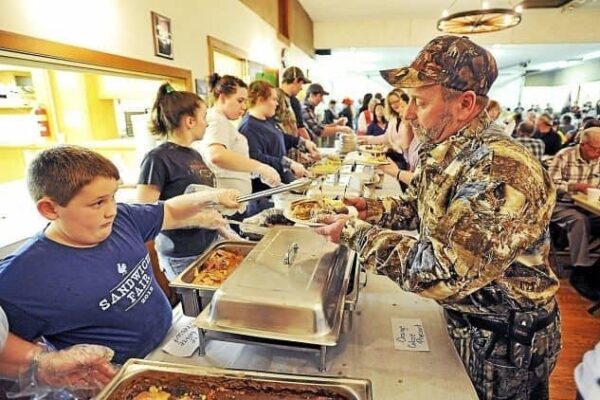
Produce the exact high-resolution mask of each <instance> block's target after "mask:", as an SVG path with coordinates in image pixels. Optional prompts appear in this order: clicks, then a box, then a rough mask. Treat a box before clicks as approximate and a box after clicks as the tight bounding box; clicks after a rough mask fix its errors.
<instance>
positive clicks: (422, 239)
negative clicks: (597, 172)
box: [342, 114, 558, 316]
mask: <svg viewBox="0 0 600 400" xmlns="http://www.w3.org/2000/svg"><path fill="white" fill-rule="evenodd" d="M419 157H420V159H419V164H418V166H417V170H416V171H415V175H414V178H413V182H412V185H411V187H410V188H409V190H408V191H407V193H405V194H402V195H400V196H398V197H387V198H381V199H372V200H367V218H366V221H368V222H365V221H361V220H357V219H352V220H350V221H348V222H347V224H346V226H345V227H344V230H343V231H342V243H345V244H347V245H348V246H349V247H351V248H353V249H354V250H356V251H357V252H358V254H359V257H361V259H362V261H363V262H364V263H365V264H366V265H367V267H369V268H371V269H375V270H377V271H378V272H379V273H382V274H385V275H387V276H389V277H390V278H391V279H392V280H394V281H395V282H396V283H397V284H398V285H400V286H401V287H402V288H403V289H404V290H407V291H411V292H415V293H418V294H420V295H422V296H424V297H428V298H432V299H435V300H436V301H438V303H440V304H441V305H442V306H444V307H445V308H448V309H452V310H455V311H459V312H465V313H472V314H480V315H496V316H506V315H508V314H509V311H510V310H529V309H534V308H538V307H544V308H546V309H548V310H550V309H551V308H552V307H554V301H553V299H554V293H555V292H556V290H557V289H558V279H557V278H556V276H555V275H554V273H553V271H552V270H551V268H550V266H549V263H548V253H549V243H550V242H549V234H548V223H549V221H550V216H551V214H552V209H553V208H554V204H555V200H556V192H555V189H554V186H553V184H552V181H551V180H550V178H549V176H548V174H547V173H546V172H545V171H544V169H543V168H542V165H541V164H540V163H539V161H537V160H536V159H535V158H534V157H533V156H532V155H531V154H530V153H529V152H528V151H527V150H526V149H525V148H524V147H522V146H520V145H518V144H516V143H515V142H514V141H513V140H512V139H510V138H509V137H507V136H506V135H504V134H503V133H502V131H501V129H499V128H497V127H496V126H495V125H493V124H490V121H489V118H488V117H487V115H483V114H480V116H478V117H477V118H476V119H474V120H473V121H471V123H470V124H469V125H468V126H467V127H465V128H464V129H462V130H461V131H460V132H458V133H457V134H455V135H453V136H452V137H450V138H448V139H447V140H445V141H444V142H442V143H439V144H437V145H423V147H422V148H421V150H420V154H419ZM414 218H418V226H419V230H418V236H417V237H416V238H414V237H411V236H407V235H404V234H402V233H400V232H396V231H394V230H399V229H408V226H409V224H410V222H411V221H412V220H413V219H414Z"/></svg>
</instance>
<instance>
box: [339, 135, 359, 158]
mask: <svg viewBox="0 0 600 400" xmlns="http://www.w3.org/2000/svg"><path fill="white" fill-rule="evenodd" d="M357 146H358V137H357V136H356V135H355V134H353V133H342V134H341V135H340V138H339V139H338V140H336V141H335V148H336V150H337V151H338V153H341V154H346V153H349V152H351V151H354V150H356V147H357Z"/></svg>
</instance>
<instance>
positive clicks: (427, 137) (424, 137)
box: [411, 113, 452, 144]
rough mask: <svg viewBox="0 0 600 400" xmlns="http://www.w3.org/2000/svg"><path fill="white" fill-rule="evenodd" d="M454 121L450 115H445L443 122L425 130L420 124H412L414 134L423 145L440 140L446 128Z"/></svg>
mask: <svg viewBox="0 0 600 400" xmlns="http://www.w3.org/2000/svg"><path fill="white" fill-rule="evenodd" d="M451 121H452V117H451V116H450V115H449V114H447V113H446V114H445V115H444V117H443V118H442V120H441V121H440V122H439V124H437V125H436V126H434V127H432V128H429V129H425V128H422V127H421V125H420V124H417V125H415V124H414V123H413V122H411V125H412V130H413V134H414V135H415V138H417V140H418V141H419V142H421V143H423V144H427V143H433V142H434V141H435V140H436V139H438V138H439V137H440V136H441V134H442V132H443V131H444V129H445V128H446V126H447V125H448V124H449V123H450V122H451Z"/></svg>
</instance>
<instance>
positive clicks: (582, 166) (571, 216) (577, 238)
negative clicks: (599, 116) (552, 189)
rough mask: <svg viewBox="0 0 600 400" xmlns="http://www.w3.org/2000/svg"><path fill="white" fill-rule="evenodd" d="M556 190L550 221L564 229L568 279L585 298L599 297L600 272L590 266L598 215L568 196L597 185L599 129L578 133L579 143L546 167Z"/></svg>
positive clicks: (599, 175)
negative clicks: (591, 247) (569, 268)
mask: <svg viewBox="0 0 600 400" xmlns="http://www.w3.org/2000/svg"><path fill="white" fill-rule="evenodd" d="M548 172H549V174H550V177H551V178H552V181H553V182H554V185H555V186H556V189H557V203H556V207H555V208H554V212H553V213H552V219H551V221H552V222H555V223H557V224H558V225H559V226H560V227H562V228H564V229H565V230H566V231H567V237H568V239H569V252H570V257H571V264H572V265H573V267H575V268H574V269H573V271H572V272H571V276H570V282H571V284H572V285H573V287H574V288H575V289H576V290H577V291H578V292H579V293H580V294H581V295H582V296H584V297H587V298H589V299H591V300H600V291H599V290H600V273H599V271H598V268H597V267H594V268H591V267H592V265H593V264H594V261H593V260H592V259H591V258H590V252H589V238H590V236H591V235H592V232H593V231H598V232H600V229H599V228H600V217H599V216H596V215H594V214H591V213H589V212H587V211H585V210H583V209H581V208H579V207H577V206H575V205H574V204H573V201H572V199H571V195H572V194H574V193H587V190H588V189H589V188H597V187H600V128H588V129H586V130H584V131H583V132H582V134H581V141H580V143H579V144H578V145H576V146H573V147H567V148H565V149H563V150H561V151H559V152H558V153H557V154H556V156H555V157H554V159H553V160H552V164H551V165H550V169H549V171H548Z"/></svg>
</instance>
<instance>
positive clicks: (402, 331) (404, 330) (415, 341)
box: [392, 318, 429, 351]
mask: <svg viewBox="0 0 600 400" xmlns="http://www.w3.org/2000/svg"><path fill="white" fill-rule="evenodd" d="M392 334H393V335H394V347H395V348H396V350H405V351H429V345H428V344H427V336H425V328H423V321H421V320H420V319H411V318H392Z"/></svg>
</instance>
